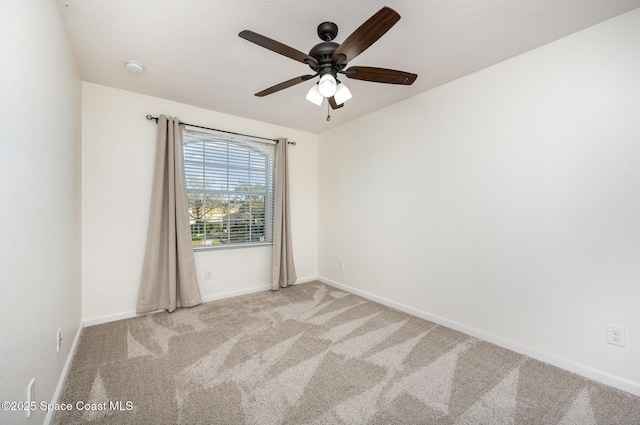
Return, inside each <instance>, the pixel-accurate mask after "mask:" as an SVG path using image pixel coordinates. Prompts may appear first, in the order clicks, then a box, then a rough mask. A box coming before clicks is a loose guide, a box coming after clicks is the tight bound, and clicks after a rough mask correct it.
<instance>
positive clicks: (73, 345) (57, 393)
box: [44, 321, 84, 425]
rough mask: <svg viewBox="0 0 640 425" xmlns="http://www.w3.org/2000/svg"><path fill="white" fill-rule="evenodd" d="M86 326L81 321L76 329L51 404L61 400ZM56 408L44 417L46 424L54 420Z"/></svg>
mask: <svg viewBox="0 0 640 425" xmlns="http://www.w3.org/2000/svg"><path fill="white" fill-rule="evenodd" d="M83 328H84V322H82V321H81V322H80V324H79V325H78V330H77V331H76V336H75V338H73V342H72V343H71V348H70V349H69V355H68V356H67V360H66V361H65V363H64V367H63V368H62V373H61V374H60V378H59V379H58V385H57V386H56V390H55V391H54V393H53V397H52V398H51V404H56V403H58V400H60V394H62V389H63V388H64V383H65V381H66V380H67V375H68V374H69V369H71V362H73V358H74V357H75V355H76V350H77V349H78V341H80V334H82V329H83ZM55 413H56V411H55V410H53V409H52V410H49V411H47V416H45V418H44V425H48V424H50V423H51V421H52V420H53V415H55Z"/></svg>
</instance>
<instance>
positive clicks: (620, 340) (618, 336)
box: [607, 324, 627, 347]
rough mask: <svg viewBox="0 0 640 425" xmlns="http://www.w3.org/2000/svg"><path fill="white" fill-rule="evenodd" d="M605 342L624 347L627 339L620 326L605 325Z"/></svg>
mask: <svg viewBox="0 0 640 425" xmlns="http://www.w3.org/2000/svg"><path fill="white" fill-rule="evenodd" d="M607 342H608V343H609V344H613V345H619V346H620V347H626V346H627V341H626V338H625V335H624V328H623V327H622V326H615V325H609V324H608V325H607Z"/></svg>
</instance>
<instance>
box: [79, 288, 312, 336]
mask: <svg viewBox="0 0 640 425" xmlns="http://www.w3.org/2000/svg"><path fill="white" fill-rule="evenodd" d="M315 280H318V278H317V276H308V277H303V278H299V279H297V280H296V283H295V284H296V285H299V284H302V283H307V282H313V281H315ZM270 289H271V285H269V284H266V285H258V286H253V287H251V288H246V289H239V290H236V291H229V292H223V293H220V294H214V295H205V296H203V297H202V302H205V303H208V302H210V301H217V300H222V299H225V298H232V297H239V296H240V295H247V294H253V293H255V292H262V291H268V290H270ZM158 311H163V310H158ZM154 313H155V312H154ZM144 314H150V313H144ZM144 314H138V313H136V312H135V310H131V311H124V312H121V313H114V314H107V315H104V316H96V317H90V318H86V319H84V320H83V324H84V326H87V327H88V326H94V325H101V324H103V323H109V322H115V321H117V320H123V319H131V318H132V317H138V316H144Z"/></svg>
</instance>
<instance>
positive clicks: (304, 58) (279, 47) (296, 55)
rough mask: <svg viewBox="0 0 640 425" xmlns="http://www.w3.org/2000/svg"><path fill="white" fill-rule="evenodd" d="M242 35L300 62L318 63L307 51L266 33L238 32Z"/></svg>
mask: <svg viewBox="0 0 640 425" xmlns="http://www.w3.org/2000/svg"><path fill="white" fill-rule="evenodd" d="M238 35H239V36H240V37H242V38H244V39H245V40H248V41H250V42H252V43H255V44H257V45H258V46H261V47H264V48H265V49H269V50H271V51H272V52H276V53H280V54H281V55H283V56H286V57H288V58H291V59H293V60H296V61H298V62H302V63H307V62H312V63H314V64H318V61H317V60H315V58H313V57H311V56H309V55H307V54H306V53H302V52H301V51H299V50H296V49H294V48H293V47H289V46H287V45H286V44H282V43H280V42H278V41H275V40H272V39H270V38H268V37H265V36H264V35H260V34H257V33H255V32H253V31H249V30H244V31H241V32H240V33H239V34H238Z"/></svg>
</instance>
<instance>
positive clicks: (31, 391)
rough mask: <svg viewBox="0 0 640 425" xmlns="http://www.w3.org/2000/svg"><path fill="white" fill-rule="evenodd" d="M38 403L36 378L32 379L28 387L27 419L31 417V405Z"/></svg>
mask: <svg viewBox="0 0 640 425" xmlns="http://www.w3.org/2000/svg"><path fill="white" fill-rule="evenodd" d="M35 402H36V378H31V381H29V385H28V386H27V403H28V404H27V409H26V410H25V412H27V418H29V417H31V404H32V403H35Z"/></svg>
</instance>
